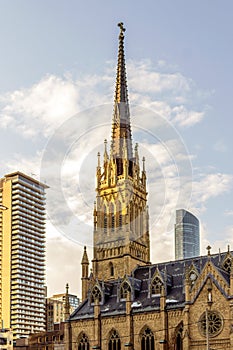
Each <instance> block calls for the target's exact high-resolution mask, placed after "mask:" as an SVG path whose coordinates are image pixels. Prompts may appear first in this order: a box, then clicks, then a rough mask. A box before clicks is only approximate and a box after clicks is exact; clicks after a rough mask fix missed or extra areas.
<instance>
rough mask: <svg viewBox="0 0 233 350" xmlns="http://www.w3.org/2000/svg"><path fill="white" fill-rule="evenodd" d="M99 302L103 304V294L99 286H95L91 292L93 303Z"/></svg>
mask: <svg viewBox="0 0 233 350" xmlns="http://www.w3.org/2000/svg"><path fill="white" fill-rule="evenodd" d="M96 299H97V300H99V302H101V299H102V294H101V291H100V289H99V287H98V286H94V287H93V289H92V291H91V303H92V304H93V303H95V300H96Z"/></svg>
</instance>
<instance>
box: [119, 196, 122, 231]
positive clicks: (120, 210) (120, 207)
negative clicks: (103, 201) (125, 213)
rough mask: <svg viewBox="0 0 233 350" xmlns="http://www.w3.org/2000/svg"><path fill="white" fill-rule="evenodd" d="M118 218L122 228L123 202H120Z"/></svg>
mask: <svg viewBox="0 0 233 350" xmlns="http://www.w3.org/2000/svg"><path fill="white" fill-rule="evenodd" d="M118 218H119V222H118V226H119V228H122V206H121V202H118Z"/></svg>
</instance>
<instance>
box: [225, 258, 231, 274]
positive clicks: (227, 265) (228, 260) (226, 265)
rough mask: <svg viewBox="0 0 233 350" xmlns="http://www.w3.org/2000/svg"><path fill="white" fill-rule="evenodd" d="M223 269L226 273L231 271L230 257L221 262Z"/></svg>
mask: <svg viewBox="0 0 233 350" xmlns="http://www.w3.org/2000/svg"><path fill="white" fill-rule="evenodd" d="M223 269H224V270H225V271H227V272H228V273H230V272H231V258H230V257H228V258H227V259H226V260H225V261H224V263H223Z"/></svg>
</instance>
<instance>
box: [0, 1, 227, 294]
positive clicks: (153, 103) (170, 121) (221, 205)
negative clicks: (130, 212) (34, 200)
mask: <svg viewBox="0 0 233 350" xmlns="http://www.w3.org/2000/svg"><path fill="white" fill-rule="evenodd" d="M0 7H1V11H0V32H1V38H0V45H1V58H0V62H1V64H0V76H1V80H0V109H1V111H0V118H1V130H0V144H1V157H2V171H1V173H2V174H1V175H4V174H6V173H8V172H10V171H13V170H22V171H24V172H26V173H28V174H29V175H30V174H36V176H37V177H40V176H41V178H42V179H44V180H46V181H47V183H48V184H49V185H50V187H51V189H50V190H49V191H48V202H49V201H51V198H54V193H56V185H55V183H56V182H55V181H54V182H53V184H51V182H52V177H51V176H53V175H54V174H53V173H52V175H51V173H49V170H48V172H47V173H45V172H44V169H42V171H41V160H45V161H47V160H48V159H47V158H46V156H47V157H49V159H50V162H51V163H52V164H55V163H53V162H56V161H58V158H56V157H54V158H53V160H51V152H52V151H55V150H54V149H51V148H49V147H53V145H57V143H56V142H55V143H53V142H54V141H56V140H58V141H59V147H60V148H59V147H58V149H59V151H60V152H58V151H57V152H56V153H57V154H56V156H57V157H58V154H60V155H63V158H61V159H60V158H59V159H60V160H61V164H62V165H61V166H60V169H58V171H60V172H61V173H62V181H61V182H62V185H59V186H61V187H62V193H63V194H64V196H63V197H62V200H64V201H65V202H66V205H67V211H66V210H64V207H62V204H61V202H59V200H60V201H61V198H60V199H59V198H56V201H55V203H56V207H59V205H58V204H59V203H60V207H59V208H60V211H59V210H57V211H55V210H54V209H53V210H51V211H50V204H49V203H48V209H49V213H48V214H49V217H50V220H51V221H52V222H53V224H54V225H52V224H51V223H49V224H48V244H47V261H48V268H47V270H48V271H47V281H48V286H49V291H50V292H51V293H52V292H61V290H63V289H64V288H65V283H66V281H68V282H70V284H71V291H73V292H76V291H77V290H78V289H79V271H80V270H79V262H80V255H81V252H82V244H83V243H85V242H84V240H83V239H82V238H80V237H79V238H75V237H76V231H79V233H77V235H80V231H81V229H83V230H84V231H83V232H86V231H85V229H84V228H82V225H81V226H79V224H80V222H81V223H83V222H85V224H86V222H87V223H88V224H87V225H86V230H87V231H89V235H90V237H91V235H92V228H91V208H92V203H93V201H94V196H95V191H94V174H95V166H96V160H95V154H96V153H97V151H101V152H102V151H103V146H102V143H103V142H102V140H103V139H104V138H105V137H107V138H108V139H109V135H110V128H111V126H110V124H111V113H112V112H111V111H112V102H113V91H114V83H115V65H116V59H117V45H118V43H117V38H118V27H117V23H118V22H119V21H123V22H124V24H125V26H126V38H125V46H126V58H127V72H128V85H129V98H130V101H131V102H132V105H136V106H137V107H135V108H134V107H133V106H132V112H131V115H132V123H133V128H134V140H135V141H139V142H140V143H141V150H140V148H139V152H140V156H141V157H142V156H143V155H145V154H146V158H147V163H146V165H147V173H148V189H149V200H150V218H151V235H152V252H153V253H152V260H153V262H156V260H157V261H161V260H170V259H173V258H174V248H173V227H172V225H173V223H174V222H173V221H172V220H173V219H174V218H173V216H172V215H173V214H172V213H174V210H175V208H176V207H178V206H180V207H181V206H182V204H184V206H185V207H186V208H187V209H190V210H192V211H193V212H194V213H195V214H196V215H197V216H198V217H199V219H200V221H201V224H202V254H205V253H206V251H205V247H206V245H207V244H209V243H210V245H211V246H212V247H213V249H212V251H215V252H216V251H217V250H218V248H219V247H220V248H221V249H222V250H223V249H226V244H228V243H229V244H230V243H232V237H233V204H232V194H233V164H232V161H231V155H232V149H233V144H232V143H233V141H232V115H231V114H232V90H233V83H232V81H233V80H232V77H233V74H232V73H233V68H232V62H233V48H232V45H231V42H232V34H233V23H232V18H231V17H232V11H233V4H232V2H231V1H230V0H229V1H224V3H223V2H219V1H195V2H191V1H190V2H187V1H178V0H177V1H173V2H172V1H152V0H151V1H146V2H139V1H138V2H133V1H118V2H116V3H115V2H113V1H98V2H97V1H90V0H89V1H85V2H84V1H79V0H78V1H77V0H76V1H65V0H60V1H55V0H54V1H40V2H38V1H33V0H31V1H20V2H19V1H18V2H16V1H15V2H14V1H0ZM99 105H101V106H102V107H101V108H98V106H99ZM138 106H141V107H142V110H140V108H138ZM87 108H89V112H83V111H85V110H86V109H87ZM90 108H91V109H90ZM76 113H79V114H78V116H77V118H76V119H75V118H74V119H72V117H73V115H76ZM80 113H81V114H80ZM156 116H157V117H156ZM92 118H95V120H94V121H93V119H92ZM145 118H147V119H145ZM161 118H162V119H161ZM145 120H146V122H145ZM159 121H160V122H161V124H159ZM103 123H105V124H106V125H105V126H101V127H98V126H100V125H102V124H103ZM71 125H72V128H73V127H75V128H76V129H75V130H77V131H76V132H75V133H72V134H71V131H72V132H73V131H74V130H73V129H72V130H70V128H71ZM93 125H94V126H95V128H94V129H93V130H91V128H92V126H93ZM158 125H160V126H161V125H162V127H161V128H160V129H159V127H158ZM142 127H144V129H143V128H142ZM157 127H158V128H157ZM61 130H62V132H63V133H61ZM64 130H66V133H64ZM158 130H163V131H162V134H161V133H160V131H158ZM149 132H151V133H152V134H153V136H155V138H154V141H155V142H154V143H155V145H153V140H151V139H150V138H149V137H148V135H149ZM168 134H169V135H170V136H171V135H172V136H171V139H169V138H168V136H167V135H168ZM67 135H68V136H67ZM83 135H84V136H83ZM85 135H86V136H85ZM152 139H153V138H152ZM159 139H160V140H162V143H161V144H159V142H158V140H159ZM77 140H79V141H77ZM87 141H88V142H87ZM62 142H63V143H62ZM51 145H52V146H51ZM61 145H62V146H61ZM165 149H166V150H167V151H168V152H165V151H164V150H165ZM87 150H88V151H87ZM46 152H47V153H46ZM143 153H145V154H143ZM81 154H82V157H81V156H80V155H81ZM181 159H182V160H181ZM190 162H191V165H190ZM42 164H45V163H43V161H42ZM53 168H55V167H53ZM158 169H160V170H159V171H158ZM190 169H191V172H190ZM84 171H85V173H88V172H91V171H92V172H93V173H90V174H92V175H90V176H89V177H88V180H87V178H86V177H85V176H84V177H83V173H84ZM185 171H187V172H189V179H188V181H187V178H186V176H185ZM43 172H44V173H43ZM60 172H59V173H60ZM41 173H42V175H43V176H44V178H43V176H42V175H40V174H41ZM150 173H151V174H152V173H153V174H155V175H153V176H151V178H150ZM191 173H192V175H191ZM77 174H78V175H79V176H78V175H77ZM80 174H81V175H82V176H81V175H80ZM186 175H187V174H186ZM177 179H181V182H180V186H178V185H177ZM88 181H90V182H88ZM190 183H192V191H190V189H188V185H190ZM80 184H81V185H80ZM160 186H161V187H160ZM177 186H178V187H179V188H178V187H177ZM181 187H182V188H181ZM77 188H79V190H77ZM161 188H163V191H161ZM76 190H77V195H76V194H75V193H76V192H75V191H76ZM85 191H86V192H85ZM87 192H88V194H87ZM161 192H162V193H163V194H164V197H163V198H161ZM177 193H182V198H183V199H182V200H183V203H180V202H179V201H177V198H176V195H177ZM184 196H186V198H184ZM190 196H191V199H190ZM83 197H86V198H85V201H86V202H85V203H86V204H87V207H85V205H83V203H82V198H83ZM52 203H53V204H54V202H53V201H52ZM161 203H162V204H161ZM81 207H82V208H81ZM68 208H70V209H68ZM158 208H160V209H161V210H160V209H158ZM81 209H83V212H82V210H81ZM69 210H70V212H71V213H72V215H73V217H75V216H76V217H78V221H77V222H76V221H75V220H76V219H75V220H74V221H73V220H72V219H71V215H70V213H69ZM168 216H169V217H170V218H171V220H167V219H165V217H168ZM58 218H60V219H62V220H60V221H59V220H58ZM61 221H62V224H61ZM168 221H169V222H168ZM65 225H66V227H68V231H69V233H67V232H65V236H66V237H65V236H64V232H63V231H64V226H65ZM59 230H60V231H61V232H62V233H63V234H61V233H59V232H58V231H59ZM160 235H163V243H161V239H160V237H161V236H160ZM81 236H82V235H81ZM67 238H69V239H67ZM70 239H72V240H70ZM74 241H79V242H80V243H81V244H75V242H74ZM161 250H162V251H163V252H164V253H163V255H161V253H160V251H161ZM89 254H90V255H91V248H89ZM64 262H65V267H64V268H63V270H62V271H63V272H62V274H61V275H62V276H61V278H60V279H59V281H57V279H55V277H54V272H55V271H56V269H57V268H59V269H61V268H62V264H63V263H64ZM74 274H75V275H76V278H75V279H76V281H75V282H72V280H73V276H74ZM72 283H73V284H72Z"/></svg>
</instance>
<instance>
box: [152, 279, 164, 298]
mask: <svg viewBox="0 0 233 350" xmlns="http://www.w3.org/2000/svg"><path fill="white" fill-rule="evenodd" d="M162 286H163V282H162V281H161V279H160V278H159V276H155V277H154V278H153V280H152V282H151V294H152V295H156V294H161V290H162Z"/></svg>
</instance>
